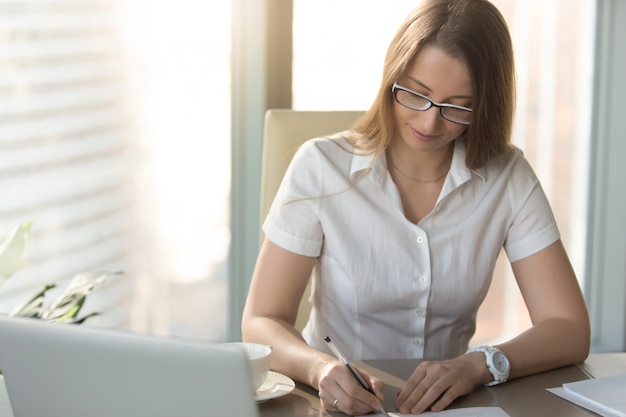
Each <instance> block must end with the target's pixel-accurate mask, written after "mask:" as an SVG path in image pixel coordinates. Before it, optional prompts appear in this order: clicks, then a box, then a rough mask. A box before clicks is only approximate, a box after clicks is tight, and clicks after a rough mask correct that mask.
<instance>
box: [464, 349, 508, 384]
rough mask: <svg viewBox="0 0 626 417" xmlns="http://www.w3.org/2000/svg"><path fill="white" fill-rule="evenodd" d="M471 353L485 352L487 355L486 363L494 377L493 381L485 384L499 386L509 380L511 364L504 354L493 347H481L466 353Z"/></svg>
mask: <svg viewBox="0 0 626 417" xmlns="http://www.w3.org/2000/svg"><path fill="white" fill-rule="evenodd" d="M471 352H483V353H484V354H485V361H486V363H487V368H488V369H489V372H491V375H493V381H491V382H489V383H487V384H485V385H486V386H488V387H491V386H493V385H498V384H501V383H503V382H506V380H507V379H508V378H509V371H510V370H511V362H510V361H509V358H508V357H507V356H506V354H505V353H504V352H502V351H501V350H500V349H498V348H495V347H493V346H479V347H475V348H472V349H470V350H468V351H467V352H466V353H471Z"/></svg>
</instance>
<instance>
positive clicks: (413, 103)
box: [391, 82, 472, 125]
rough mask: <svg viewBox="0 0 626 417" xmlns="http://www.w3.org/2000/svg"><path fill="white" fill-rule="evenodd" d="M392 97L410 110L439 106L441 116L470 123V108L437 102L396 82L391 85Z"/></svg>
mask: <svg viewBox="0 0 626 417" xmlns="http://www.w3.org/2000/svg"><path fill="white" fill-rule="evenodd" d="M391 92H392V94H393V98H394V99H395V100H396V102H397V103H398V104H400V105H401V106H404V107H406V108H407V109H411V110H418V111H424V110H428V109H430V108H431V107H432V106H435V107H438V108H439V113H441V117H443V118H444V119H446V120H449V121H451V122H454V123H458V124H460V125H468V124H470V118H471V116H472V109H470V108H467V107H463V106H457V105H454V104H448V103H437V102H435V101H432V100H431V99H429V98H428V97H426V96H425V95H423V94H420V93H417V92H415V91H413V90H409V89H408V88H405V87H402V86H401V85H399V84H398V83H397V82H395V83H393V86H392V87H391Z"/></svg>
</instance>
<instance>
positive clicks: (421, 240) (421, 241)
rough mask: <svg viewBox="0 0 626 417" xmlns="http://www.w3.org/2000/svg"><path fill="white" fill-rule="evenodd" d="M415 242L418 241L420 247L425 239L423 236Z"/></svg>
mask: <svg viewBox="0 0 626 417" xmlns="http://www.w3.org/2000/svg"><path fill="white" fill-rule="evenodd" d="M415 240H417V243H419V244H420V245H421V244H422V243H424V238H423V237H422V236H418V237H417V239H415Z"/></svg>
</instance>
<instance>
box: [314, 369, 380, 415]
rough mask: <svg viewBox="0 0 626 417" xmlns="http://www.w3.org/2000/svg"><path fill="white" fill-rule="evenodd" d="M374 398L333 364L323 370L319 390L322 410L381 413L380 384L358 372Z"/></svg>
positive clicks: (366, 374)
mask: <svg viewBox="0 0 626 417" xmlns="http://www.w3.org/2000/svg"><path fill="white" fill-rule="evenodd" d="M357 371H358V372H359V373H360V374H361V376H362V377H363V379H364V380H365V381H366V382H367V383H368V384H369V386H370V387H371V388H372V390H373V391H374V392H375V393H376V395H373V394H371V393H370V392H368V391H367V390H365V389H364V388H362V387H361V385H359V383H358V382H357V380H356V379H355V378H354V376H353V375H352V374H351V373H350V371H349V370H348V368H347V367H346V366H345V365H344V364H343V363H341V362H339V361H337V360H333V361H331V362H329V363H328V364H327V365H326V366H324V368H323V369H322V372H321V376H320V378H319V383H318V390H319V397H320V401H321V404H322V407H323V408H324V409H325V410H327V411H333V412H336V411H341V412H343V413H345V414H348V415H351V416H354V415H363V414H368V413H370V412H372V411H374V410H377V409H380V407H381V405H382V400H383V392H384V384H383V382H382V381H381V380H380V379H378V378H375V377H373V376H371V375H369V374H368V373H366V372H363V371H361V370H357Z"/></svg>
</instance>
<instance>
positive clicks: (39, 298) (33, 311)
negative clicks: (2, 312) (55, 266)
mask: <svg viewBox="0 0 626 417" xmlns="http://www.w3.org/2000/svg"><path fill="white" fill-rule="evenodd" d="M54 287H56V284H46V285H45V286H44V287H43V288H42V289H41V290H40V291H39V292H38V293H36V294H35V295H34V296H32V297H31V298H30V299H29V300H28V301H26V302H25V303H22V304H20V305H18V306H17V307H15V308H14V309H13V310H12V311H11V312H10V313H9V316H20V317H34V318H39V317H41V314H42V313H43V301H44V297H45V295H46V292H47V291H48V290H50V289H52V288H54Z"/></svg>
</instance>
